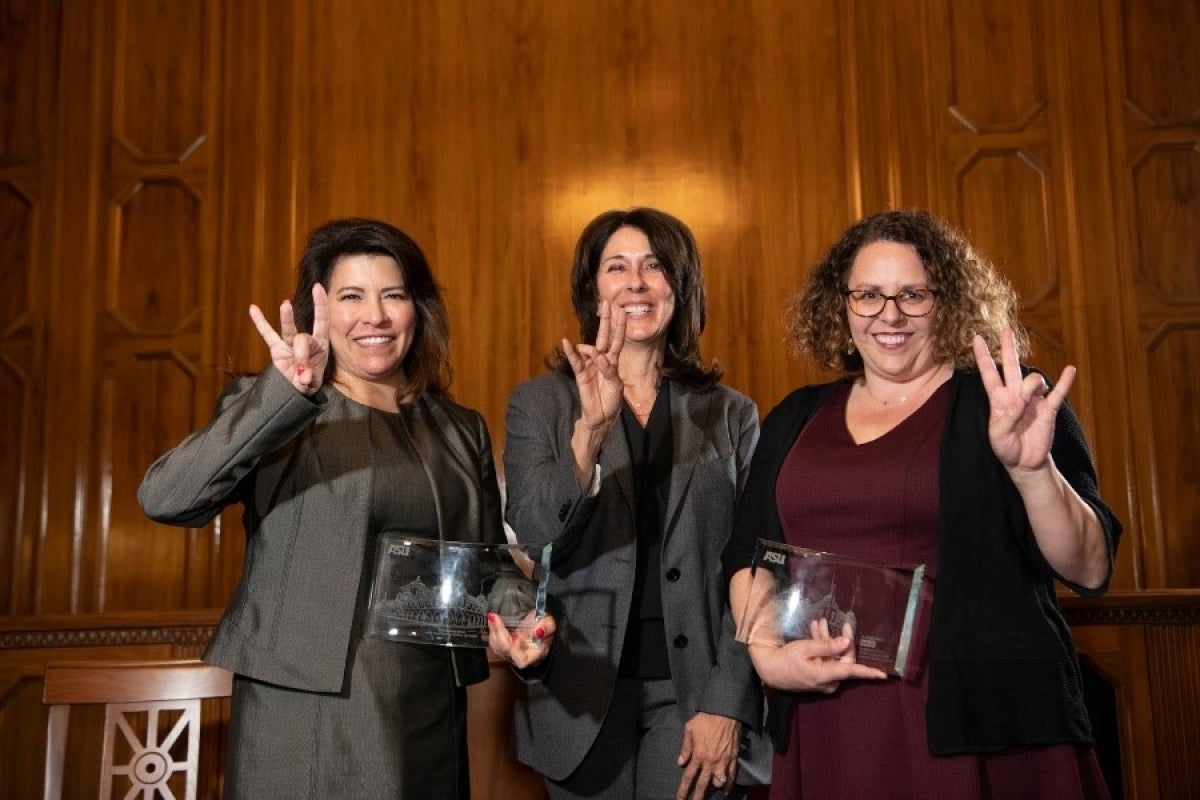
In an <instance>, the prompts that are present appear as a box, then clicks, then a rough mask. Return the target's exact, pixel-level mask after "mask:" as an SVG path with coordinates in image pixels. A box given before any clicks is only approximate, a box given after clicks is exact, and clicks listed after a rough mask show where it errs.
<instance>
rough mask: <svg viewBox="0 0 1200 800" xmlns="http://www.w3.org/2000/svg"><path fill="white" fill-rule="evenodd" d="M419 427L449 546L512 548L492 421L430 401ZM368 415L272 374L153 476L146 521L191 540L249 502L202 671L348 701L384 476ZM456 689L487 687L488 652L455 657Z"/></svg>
mask: <svg viewBox="0 0 1200 800" xmlns="http://www.w3.org/2000/svg"><path fill="white" fill-rule="evenodd" d="M420 402H421V404H422V406H423V410H424V412H425V413H426V414H427V415H428V417H429V418H430V425H428V426H413V437H414V440H415V442H416V445H417V450H418V453H419V454H420V457H421V461H422V464H423V466H424V467H425V472H426V474H427V475H428V478H429V481H430V484H431V486H432V487H433V491H434V496H435V501H436V506H437V515H438V523H439V530H440V531H441V532H442V536H443V537H444V538H447V539H456V540H469V541H471V540H473V541H503V537H504V534H503V527H502V525H501V519H500V493H499V488H498V486H497V483H496V473H495V467H494V465H493V463H492V450H491V440H490V439H489V437H488V431H487V426H486V424H485V422H484V420H483V418H482V417H481V416H480V415H479V414H478V413H476V412H474V411H471V410H470V409H466V408H463V407H462V406H458V405H455V404H453V403H450V402H448V401H445V400H438V399H433V398H424V399H422V400H421V401H420ZM367 413H368V411H367V409H366V408H365V407H364V406H361V405H359V404H357V403H354V402H352V401H350V400H347V399H346V398H345V397H344V396H343V395H342V394H341V393H340V392H338V391H336V390H335V389H332V388H330V387H323V388H322V389H321V391H320V392H318V393H317V394H316V395H314V396H313V397H311V398H307V397H305V396H303V395H301V394H300V393H299V392H297V391H296V390H295V389H294V388H292V386H291V384H289V383H288V382H287V381H286V380H285V379H284V378H283V376H282V375H281V374H280V373H279V371H278V370H276V369H275V368H273V367H268V368H267V369H266V370H264V371H263V373H262V374H261V375H259V376H257V377H256V378H239V379H237V380H234V381H232V382H231V383H230V385H229V386H228V387H227V388H226V390H225V392H224V394H223V395H222V396H221V399H220V401H219V402H218V405H217V410H216V412H215V413H214V415H213V418H212V419H211V420H210V421H209V423H208V424H207V425H206V426H205V427H204V428H202V429H201V430H199V431H197V432H195V433H193V434H192V435H190V436H188V437H187V438H186V439H184V440H183V442H181V443H180V444H179V445H178V446H177V447H175V448H174V449H173V450H171V451H170V452H168V453H167V454H166V455H164V456H162V457H161V458H159V459H158V460H157V461H155V462H154V464H153V465H151V467H150V469H149V470H148V471H147V473H146V477H145V478H144V479H143V481H142V485H141V487H139V489H138V500H139V501H140V502H141V504H142V508H143V509H145V511H146V514H147V515H148V516H149V517H150V518H151V519H153V520H155V521H157V522H164V523H167V524H169V525H182V526H186V527H191V528H195V527H200V526H202V525H205V524H207V523H208V522H209V521H210V520H211V519H212V518H213V517H215V516H216V515H217V514H218V513H219V512H220V511H221V509H223V508H224V507H226V506H228V505H231V504H233V503H239V502H240V503H242V505H243V508H244V512H243V523H244V526H245V529H246V535H247V541H246V554H245V561H244V563H243V568H242V576H241V581H240V582H239V583H238V586H237V590H236V592H235V593H234V596H233V599H232V600H231V601H230V603H229V606H228V607H227V608H226V610H225V614H224V616H222V618H221V622H220V624H219V625H218V626H217V630H216V632H215V633H214V634H213V638H212V641H211V642H210V644H209V647H208V650H207V652H206V653H205V659H206V660H207V661H210V662H212V663H214V664H218V665H220V666H222V667H225V668H226V669H229V670H231V671H233V672H235V673H238V674H239V675H245V676H248V677H251V678H255V679H257V680H262V681H267V682H270V683H274V684H278V685H280V686H286V687H290V688H295V689H301V690H304V691H311V692H338V691H341V690H342V688H343V685H344V684H345V682H346V680H347V674H348V666H349V659H350V654H351V652H352V651H351V647H352V642H351V632H352V630H353V629H354V628H355V624H354V623H355V613H356V611H357V609H356V605H357V601H358V596H359V588H360V582H361V581H362V579H363V573H364V565H365V564H369V563H370V559H371V557H372V556H373V552H372V553H368V552H367V550H368V547H370V546H372V543H371V542H369V541H368V535H367V534H368V526H369V517H368V514H369V503H370V498H371V492H372V486H371V483H372V478H373V475H374V469H373V466H374V465H373V463H372V458H373V454H372V450H371V447H370V442H369V441H368V437H367V426H366V424H365V418H366V414H367ZM453 655H454V668H455V678H456V682H457V683H458V684H459V685H467V684H470V683H475V682H478V681H481V680H483V679H484V678H486V677H487V674H488V673H487V660H486V657H485V656H484V654H483V651H479V650H472V651H468V652H465V653H464V652H460V651H455V652H454V654H453Z"/></svg>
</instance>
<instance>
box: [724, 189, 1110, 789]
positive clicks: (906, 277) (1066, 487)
mask: <svg viewBox="0 0 1200 800" xmlns="http://www.w3.org/2000/svg"><path fill="white" fill-rule="evenodd" d="M1017 310H1018V304H1017V298H1016V295H1015V293H1014V291H1013V289H1012V288H1011V286H1010V285H1009V283H1008V282H1007V281H1006V280H1004V279H1003V278H1002V277H1001V276H1000V275H999V274H998V273H997V272H996V270H995V269H994V268H993V266H992V265H991V264H990V263H989V262H988V261H987V260H986V259H985V258H984V257H983V256H982V255H980V254H979V253H978V252H977V251H976V250H975V249H974V248H973V247H972V246H971V245H970V244H969V243H968V242H967V241H966V239H965V238H964V237H963V235H962V234H961V233H959V232H958V231H956V230H955V229H954V228H952V227H951V226H950V225H949V224H947V223H946V222H945V221H943V220H941V219H938V218H937V217H934V216H933V215H931V214H929V213H927V212H924V211H919V210H900V211H886V212H883V213H880V214H876V215H874V216H871V217H867V218H865V219H863V220H861V221H859V222H858V223H856V224H855V225H853V226H851V227H850V229H849V230H847V231H846V233H845V234H844V235H843V236H842V238H841V239H840V240H839V241H838V242H837V243H836V244H835V245H834V246H833V247H832V249H830V251H829V253H828V254H827V256H826V257H825V259H824V260H823V261H821V262H820V263H819V264H817V265H816V267H815V268H814V269H813V271H812V273H811V275H810V277H809V281H808V284H807V286H806V287H805V288H804V289H803V290H802V291H801V293H800V295H799V296H798V297H797V299H796V300H795V302H794V303H793V306H792V308H791V311H790V323H789V331H790V333H791V334H792V337H793V339H794V341H795V343H796V345H797V346H798V349H799V350H800V351H801V352H803V353H805V354H807V355H808V356H810V357H811V358H813V359H814V360H815V361H816V362H818V363H819V364H820V365H821V366H823V367H825V368H827V369H831V370H835V371H838V372H840V373H841V374H842V377H841V379H839V380H836V381H834V382H832V383H827V384H823V385H819V386H809V387H805V388H802V389H799V390H797V391H796V392H793V393H792V394H791V395H789V396H788V397H787V398H785V399H784V400H783V401H782V402H781V403H780V404H779V405H778V406H777V407H776V408H775V409H774V410H773V411H772V412H771V413H770V415H768V416H767V418H766V419H765V420H764V422H763V426H762V435H761V439H760V441H759V445H758V448H757V450H756V451H755V454H754V459H753V463H752V465H751V470H750V477H749V479H748V482H747V486H746V490H745V492H744V494H743V496H742V500H741V503H740V505H739V509H738V513H737V515H736V520H735V525H734V534H733V536H732V538H731V539H730V542H729V544H728V546H727V547H726V549H725V552H724V554H723V560H724V565H725V570H726V576H727V577H728V578H729V579H730V599H731V605H732V609H733V612H734V614H735V616H740V614H741V612H742V609H743V608H744V607H745V601H746V598H747V596H748V594H749V593H750V592H751V588H752V581H753V580H755V578H752V576H751V572H750V569H749V568H748V567H749V565H750V563H751V560H752V557H753V553H754V549H755V542H756V539H757V538H759V537H763V538H768V539H774V540H778V541H783V542H787V543H788V544H791V545H797V546H803V547H807V548H812V549H817V550H826V551H829V552H833V553H836V554H838V555H844V556H847V557H850V558H855V559H859V560H864V561H870V562H874V563H881V564H898V563H899V564H904V563H907V564H918V563H923V564H925V565H926V569H927V581H926V584H925V592H926V599H927V600H928V598H929V595H930V594H932V612H931V615H930V618H929V628H928V635H927V638H925V637H918V643H920V642H922V641H924V645H923V646H922V647H921V648H920V649H921V652H919V653H917V654H916V656H917V659H916V661H917V665H918V668H917V669H916V670H915V671H914V670H906V671H905V677H904V678H898V677H894V676H889V675H887V674H885V673H883V672H881V671H879V670H877V669H874V668H872V667H869V666H867V665H866V664H863V663H859V662H857V661H856V658H855V642H854V636H853V633H854V632H853V631H849V630H845V629H843V630H840V631H839V630H833V631H825V630H823V629H821V628H816V629H814V637H813V638H808V639H799V640H796V641H792V642H789V643H787V644H784V645H783V646H778V645H769V644H755V643H751V644H750V645H749V649H750V656H751V659H752V661H753V662H754V666H755V668H756V670H757V671H758V674H759V676H760V677H761V678H762V680H763V682H764V683H765V684H766V685H767V686H768V687H769V688H770V689H771V692H770V709H769V714H768V728H769V730H770V733H771V736H772V739H773V742H774V744H775V748H776V756H775V762H774V766H773V783H772V789H771V796H772V797H779V798H783V797H787V798H792V797H800V798H810V797H811V798H822V797H889V798H901V797H912V798H924V797H936V796H941V797H952V798H985V797H1055V798H1094V797H1107V796H1108V793H1107V789H1106V788H1105V784H1104V780H1103V777H1102V775H1101V773H1100V770H1099V766H1098V764H1097V761H1096V758H1095V754H1094V752H1093V750H1092V746H1091V743H1092V734H1091V728H1090V723H1089V720H1088V715H1087V711H1086V709H1085V707H1084V703H1083V688H1082V679H1081V675H1080V667H1079V662H1078V659H1077V656H1076V653H1075V649H1074V646H1073V644H1072V642H1071V637H1070V634H1069V632H1068V630H1067V626H1066V623H1065V622H1064V620H1063V617H1062V615H1061V613H1060V611H1059V608H1058V604H1057V602H1056V600H1055V594H1054V585H1055V581H1061V582H1062V583H1064V584H1065V585H1066V586H1068V587H1069V588H1070V589H1072V590H1073V591H1075V592H1077V593H1078V594H1082V595H1098V594H1101V593H1103V592H1104V591H1105V590H1106V588H1107V586H1108V583H1109V580H1110V578H1111V575H1112V565H1113V558H1114V554H1115V551H1116V547H1117V542H1118V539H1119V537H1120V533H1121V525H1120V523H1119V522H1118V520H1117V519H1116V517H1115V516H1114V514H1113V512H1112V511H1111V510H1110V509H1109V508H1108V506H1107V505H1105V503H1104V501H1103V500H1102V499H1101V498H1100V495H1099V492H1098V489H1097V484H1096V474H1095V470H1094V468H1093V466H1092V462H1091V457H1090V455H1089V453H1088V448H1087V444H1086V442H1085V441H1084V438H1083V432H1082V429H1081V427H1080V425H1079V421H1078V420H1077V419H1076V417H1075V415H1074V413H1073V412H1072V411H1071V409H1070V407H1069V406H1067V405H1066V403H1065V402H1064V401H1065V398H1066V394H1067V391H1068V390H1069V388H1070V386H1071V383H1072V381H1073V380H1074V377H1075V368H1074V367H1067V368H1066V369H1064V370H1063V372H1062V375H1061V376H1060V377H1059V380H1058V384H1057V385H1056V386H1055V387H1054V388H1052V389H1051V387H1050V386H1049V385H1048V384H1047V382H1046V381H1045V379H1044V378H1043V377H1042V375H1041V374H1040V373H1038V372H1036V371H1033V370H1030V369H1029V368H1027V367H1024V366H1022V365H1021V362H1020V360H1019V359H1020V356H1022V355H1023V354H1024V353H1025V350H1026V346H1027V345H1026V337H1025V336H1024V334H1023V332H1022V331H1021V330H1020V328H1019V327H1018V325H1017V320H1016V313H1017ZM997 360H998V361H999V366H997ZM757 579H758V580H761V579H762V574H761V573H760V574H759V576H758V578H757Z"/></svg>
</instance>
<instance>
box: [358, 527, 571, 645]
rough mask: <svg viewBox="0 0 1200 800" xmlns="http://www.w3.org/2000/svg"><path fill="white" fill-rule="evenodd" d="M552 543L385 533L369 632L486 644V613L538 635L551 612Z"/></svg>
mask: <svg viewBox="0 0 1200 800" xmlns="http://www.w3.org/2000/svg"><path fill="white" fill-rule="evenodd" d="M549 571H550V545H546V546H545V547H532V546H528V545H520V544H481V543H478V542H452V541H439V540H436V539H423V538H419V537H415V536H411V535H409V534H406V533H384V534H382V535H381V536H380V539H379V547H378V552H377V555H376V558H375V577H374V582H373V583H372V585H371V600H370V604H369V605H368V607H367V620H366V630H365V632H364V635H365V636H369V637H372V638H378V639H391V640H394V641H401V642H420V643H425V644H436V645H443V646H446V647H487V643H488V629H487V615H488V612H491V613H494V614H498V615H499V616H500V618H501V619H503V620H504V622H505V624H506V625H507V626H508V627H509V628H510V629H512V630H514V631H515V632H517V633H522V632H523V633H524V634H525V635H528V636H532V632H533V628H534V627H535V626H536V623H537V620H540V619H541V618H542V617H543V616H544V615H545V613H546V579H547V576H548V574H549Z"/></svg>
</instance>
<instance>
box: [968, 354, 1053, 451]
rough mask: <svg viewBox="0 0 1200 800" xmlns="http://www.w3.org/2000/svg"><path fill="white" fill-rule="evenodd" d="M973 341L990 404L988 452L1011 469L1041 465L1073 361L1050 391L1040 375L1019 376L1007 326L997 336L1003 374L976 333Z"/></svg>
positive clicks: (1018, 368)
mask: <svg viewBox="0 0 1200 800" xmlns="http://www.w3.org/2000/svg"><path fill="white" fill-rule="evenodd" d="M972 346H973V348H974V350H975V364H976V365H977V366H978V367H979V375H980V377H981V378H982V379H983V386H984V389H985V390H986V391H987V395H988V404H989V406H990V407H991V413H990V416H989V418H988V440H989V441H990V442H991V445H992V452H994V453H995V454H996V458H998V459H1000V462H1001V463H1002V464H1004V466H1005V467H1006V468H1007V469H1008V470H1009V471H1010V472H1014V471H1017V470H1021V471H1035V470H1040V469H1042V468H1044V467H1045V466H1046V464H1047V461H1048V459H1049V455H1050V445H1051V443H1052V442H1053V440H1054V420H1055V418H1056V417H1057V415H1058V409H1059V408H1060V407H1061V406H1062V404H1063V401H1064V400H1065V399H1066V397H1067V392H1068V391H1069V390H1070V388H1071V384H1072V383H1073V382H1074V380H1075V367H1071V366H1068V367H1066V368H1065V369H1063V371H1062V375H1061V376H1060V377H1059V379H1058V383H1057V384H1056V385H1055V387H1054V390H1053V391H1048V387H1047V386H1046V381H1045V380H1044V379H1043V378H1042V376H1041V375H1038V374H1037V373H1030V374H1029V375H1026V376H1024V377H1022V376H1021V365H1020V362H1018V360H1017V349H1016V346H1015V345H1014V344H1013V335H1012V331H1011V330H1006V331H1004V333H1003V334H1001V337H1000V360H1001V366H1002V367H1003V369H1004V374H1003V377H1002V376H1001V374H1000V372H999V370H998V369H997V368H996V364H995V362H994V361H992V356H991V354H990V353H989V352H988V348H987V344H986V343H985V342H984V340H983V338H982V337H979V336H976V337H975V341H974V342H973V343H972Z"/></svg>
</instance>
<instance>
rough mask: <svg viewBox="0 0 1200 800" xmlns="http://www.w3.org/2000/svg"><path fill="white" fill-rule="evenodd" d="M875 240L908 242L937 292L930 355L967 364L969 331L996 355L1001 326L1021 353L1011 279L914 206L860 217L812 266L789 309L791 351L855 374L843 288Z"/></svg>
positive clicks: (1023, 340)
mask: <svg viewBox="0 0 1200 800" xmlns="http://www.w3.org/2000/svg"><path fill="white" fill-rule="evenodd" d="M878 241H888V242H896V243H898V244H907V245H911V246H912V247H913V248H914V249H915V250H916V251H917V256H918V257H919V258H920V259H921V264H922V265H923V266H924V267H925V272H926V274H927V275H928V277H929V287H930V288H931V289H936V290H937V292H938V294H937V301H936V304H935V305H934V320H933V329H932V334H931V338H932V341H933V346H934V352H935V354H936V357H937V358H939V359H941V360H944V361H948V362H950V363H952V364H953V365H954V366H955V367H959V368H970V367H974V366H975V357H974V354H973V351H972V349H971V342H972V340H973V339H974V338H975V334H979V335H980V336H982V337H983V338H984V340H985V341H986V342H987V343H988V348H989V349H990V350H991V351H992V354H993V356H997V355H999V352H1000V334H1001V332H1002V331H1003V330H1004V329H1005V328H1011V329H1012V331H1013V335H1014V338H1015V341H1016V345H1017V354H1018V356H1023V355H1025V353H1026V352H1027V351H1028V336H1027V334H1026V333H1025V330H1024V329H1023V328H1022V327H1021V326H1020V324H1019V323H1018V321H1017V312H1018V310H1019V301H1018V299H1017V294H1016V291H1015V290H1014V289H1013V287H1012V284H1011V283H1009V282H1008V280H1007V279H1006V278H1004V276H1003V275H1001V274H1000V272H999V271H998V270H997V269H996V268H995V267H994V266H993V265H992V262H991V261H989V260H988V259H987V258H986V257H984V256H983V255H982V254H981V253H979V252H978V251H977V250H976V249H975V248H974V247H973V246H972V245H971V243H970V242H969V241H967V238H966V236H965V235H963V234H962V233H961V232H960V231H959V230H957V229H956V228H955V227H954V226H953V225H951V224H950V223H949V222H947V221H946V220H944V219H941V218H940V217H936V216H934V215H933V214H930V213H929V212H928V211H924V210H921V209H899V210H888V211H882V212H879V213H877V214H873V215H871V216H869V217H865V218H863V219H861V220H859V221H858V222H856V223H854V224H853V225H851V226H850V227H849V228H848V229H847V230H846V232H845V233H843V234H842V237H841V238H840V239H838V241H837V242H836V243H835V244H834V245H833V247H831V248H830V249H829V252H828V253H827V254H826V255H825V258H824V259H822V260H821V261H820V262H819V263H817V264H816V265H815V266H813V268H812V270H811V271H810V272H809V276H808V281H807V283H806V285H805V286H804V288H802V289H801V290H800V292H799V293H798V294H797V295H796V297H795V298H794V299H793V300H792V303H791V305H790V306H789V308H788V314H787V329H788V334H789V335H790V336H791V339H792V342H793V343H794V345H795V346H796V349H797V350H799V351H800V352H802V353H804V354H806V355H808V356H809V357H811V358H812V359H813V360H814V361H816V362H817V363H818V364H820V365H821V366H822V367H823V368H825V369H828V370H833V371H838V372H842V373H844V374H847V375H858V374H861V373H862V371H863V361H862V355H861V354H859V353H858V351H857V350H855V349H854V348H853V347H852V346H851V345H852V344H853V340H852V339H851V337H850V325H849V322H848V320H847V316H846V315H847V313H848V311H847V308H846V297H845V294H844V291H845V289H846V287H847V281H848V280H849V277H850V268H851V267H852V266H853V264H854V259H855V257H857V255H858V253H859V251H860V250H862V248H864V247H866V246H867V245H869V244H871V243H873V242H878Z"/></svg>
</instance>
